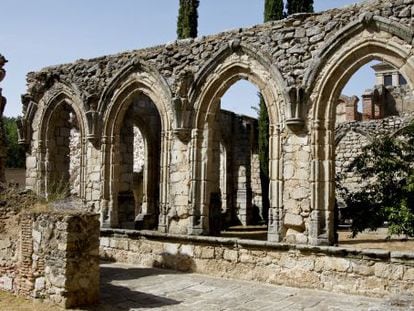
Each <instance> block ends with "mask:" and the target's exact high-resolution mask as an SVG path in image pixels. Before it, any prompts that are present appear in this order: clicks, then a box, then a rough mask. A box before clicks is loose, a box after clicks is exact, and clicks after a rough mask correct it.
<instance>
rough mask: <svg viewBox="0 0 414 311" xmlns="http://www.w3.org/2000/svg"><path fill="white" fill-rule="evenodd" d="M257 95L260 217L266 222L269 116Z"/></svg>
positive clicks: (264, 104) (263, 103)
mask: <svg viewBox="0 0 414 311" xmlns="http://www.w3.org/2000/svg"><path fill="white" fill-rule="evenodd" d="M258 95H259V99H260V102H259V111H258V114H259V116H258V131H259V138H258V145H259V162H260V183H261V187H262V217H263V220H265V221H267V219H268V211H269V207H270V200H269V115H268V112H267V108H266V103H265V101H264V98H263V95H262V94H260V93H259V94H258Z"/></svg>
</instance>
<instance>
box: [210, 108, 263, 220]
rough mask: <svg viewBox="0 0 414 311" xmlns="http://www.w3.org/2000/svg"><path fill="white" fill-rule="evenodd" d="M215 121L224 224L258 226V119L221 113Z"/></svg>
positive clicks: (259, 202) (225, 112)
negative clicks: (218, 144) (217, 136)
mask: <svg viewBox="0 0 414 311" xmlns="http://www.w3.org/2000/svg"><path fill="white" fill-rule="evenodd" d="M217 122H218V123H217V128H216V129H215V130H217V131H218V132H219V133H220V134H219V135H220V138H219V143H220V147H219V148H215V149H214V150H215V152H217V153H220V157H218V156H216V158H219V159H220V160H219V161H218V163H216V168H215V169H216V170H217V171H219V170H220V176H219V178H220V181H219V183H218V184H219V185H220V189H219V190H220V194H221V196H220V197H221V205H222V212H223V213H224V214H225V216H224V219H225V224H224V225H225V226H226V225H227V226H228V225H231V224H242V225H251V224H257V222H258V221H259V219H260V217H261V216H262V188H261V181H260V163H259V155H258V145H257V144H258V140H257V139H258V128H257V127H258V124H257V120H256V119H254V118H251V117H247V116H242V115H237V114H235V113H233V112H229V111H225V110H220V114H219V119H218V121H217ZM223 153H225V154H223ZM223 161H224V163H222V162H223ZM223 194H225V196H223ZM224 201H225V202H224Z"/></svg>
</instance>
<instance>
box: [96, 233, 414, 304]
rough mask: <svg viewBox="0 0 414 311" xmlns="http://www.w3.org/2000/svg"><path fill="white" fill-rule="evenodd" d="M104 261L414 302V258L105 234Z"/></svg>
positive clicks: (157, 235)
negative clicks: (409, 298) (402, 297)
mask: <svg viewBox="0 0 414 311" xmlns="http://www.w3.org/2000/svg"><path fill="white" fill-rule="evenodd" d="M100 252H101V258H103V259H106V260H115V261H119V262H126V263H132V264H138V265H142V266H145V267H162V268H169V269H176V270H179V271H185V272H197V273H203V274H208V275H213V276H218V277H225V278H236V279H242V280H254V281H261V282H267V283H272V284H277V285H286V286H294V287H306V288H313V289H323V290H328V291H335V292H342V293H350V294H359V295H366V296H374V297H384V298H385V297H390V296H393V295H394V294H398V295H403V296H409V297H413V299H414V294H413V293H414V253H400V252H388V251H385V250H362V251H361V250H355V249H345V248H339V247H313V246H307V245H288V244H278V243H270V242H264V241H252V240H237V239H227V238H212V237H201V236H192V237H188V236H179V235H169V234H162V233H158V232H149V231H145V232H144V231H133V230H117V229H101V247H100Z"/></svg>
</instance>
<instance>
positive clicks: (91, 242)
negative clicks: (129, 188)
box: [17, 211, 99, 308]
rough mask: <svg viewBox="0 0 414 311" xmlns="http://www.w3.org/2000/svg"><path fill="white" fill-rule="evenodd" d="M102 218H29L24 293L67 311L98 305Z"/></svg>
mask: <svg viewBox="0 0 414 311" xmlns="http://www.w3.org/2000/svg"><path fill="white" fill-rule="evenodd" d="M98 218H99V217H98V215H97V214H89V213H73V214H65V213H62V212H56V211H55V212H52V213H27V214H23V215H22V218H21V234H20V236H21V239H22V240H21V245H22V246H21V249H20V252H21V253H20V256H19V257H20V263H19V267H20V268H19V274H18V280H17V291H18V293H19V294H21V295H24V296H30V297H34V298H41V299H45V300H46V301H50V302H52V303H55V304H58V305H60V306H62V307H64V308H75V307H79V306H88V305H91V304H96V303H98V302H99V221H98Z"/></svg>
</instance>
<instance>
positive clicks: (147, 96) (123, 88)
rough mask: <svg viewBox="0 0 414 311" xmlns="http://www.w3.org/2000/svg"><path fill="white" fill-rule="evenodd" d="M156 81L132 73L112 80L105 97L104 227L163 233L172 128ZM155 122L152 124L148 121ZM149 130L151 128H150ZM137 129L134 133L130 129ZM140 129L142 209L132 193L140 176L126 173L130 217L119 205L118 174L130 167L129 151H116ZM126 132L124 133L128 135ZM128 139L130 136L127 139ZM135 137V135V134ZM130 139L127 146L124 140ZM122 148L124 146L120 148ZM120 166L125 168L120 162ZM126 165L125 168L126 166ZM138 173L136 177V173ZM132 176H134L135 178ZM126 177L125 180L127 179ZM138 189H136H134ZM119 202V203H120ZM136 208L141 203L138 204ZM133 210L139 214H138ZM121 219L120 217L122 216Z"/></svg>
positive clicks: (103, 160)
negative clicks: (124, 226)
mask: <svg viewBox="0 0 414 311" xmlns="http://www.w3.org/2000/svg"><path fill="white" fill-rule="evenodd" d="M157 83H158V84H159V82H158V80H157V78H156V77H154V75H153V74H150V73H148V72H134V73H131V67H130V66H129V67H128V68H127V70H126V71H124V72H122V73H121V74H120V77H117V79H115V82H114V85H111V86H110V88H108V90H107V92H105V93H104V94H106V96H107V98H105V97H104V96H103V98H102V99H101V103H100V109H102V112H103V113H104V118H103V119H104V121H103V138H102V146H101V150H102V151H101V152H102V156H103V159H102V163H103V164H102V180H103V182H102V215H101V217H102V219H101V221H102V223H103V225H104V226H110V227H118V226H120V225H121V223H123V222H129V223H134V222H135V225H137V226H138V227H139V228H141V229H142V228H144V229H154V228H157V227H158V229H159V230H161V231H165V229H164V228H165V217H164V216H165V213H164V211H165V210H166V205H167V204H168V200H167V195H168V150H169V147H168V144H169V141H168V134H167V133H168V129H169V127H170V123H169V117H168V112H167V108H166V107H167V103H168V98H169V96H168V94H165V92H164V93H163V92H160V90H162V89H163V88H162V87H160V86H159V87H158V88H157V87H156V86H155V85H158V84H157ZM151 120H152V121H154V122H152V121H151ZM151 125H154V126H153V127H152V126H151ZM133 127H135V130H134V129H133ZM137 129H138V130H139V132H140V133H141V135H142V137H143V142H142V144H143V146H144V150H145V151H144V159H143V161H144V166H143V171H142V172H141V173H142V180H143V181H142V194H140V195H141V196H142V200H141V203H140V205H141V207H138V206H137V193H138V192H139V191H138V192H136V191H135V190H136V189H132V187H133V184H134V177H135V179H136V178H138V175H139V172H133V171H132V170H130V171H129V172H126V173H127V174H129V177H130V178H129V180H128V181H127V182H128V183H130V186H129V188H128V187H127V188H128V189H126V191H127V192H128V191H129V192H130V196H129V198H124V199H126V200H132V201H133V202H134V204H133V205H134V206H135V208H132V210H133V211H132V212H130V214H131V213H132V214H133V215H132V218H131V217H130V216H125V215H126V213H125V210H122V211H121V206H120V204H119V200H120V194H121V193H122V192H123V191H124V190H125V189H123V188H122V187H123V186H122V184H121V178H122V176H121V175H122V169H123V168H125V167H127V166H129V167H130V168H131V169H132V167H133V164H132V162H133V161H132V162H131V161H126V158H127V157H133V155H132V153H133V151H132V150H130V152H129V154H128V153H127V152H124V153H122V151H121V149H120V147H121V146H125V148H128V145H130V144H131V143H133V141H134V140H135V138H134V133H133V132H134V131H136V130H137ZM127 132H128V133H127ZM126 134H131V135H132V136H131V135H126ZM135 136H136V135H135ZM128 138H131V139H130V141H127V140H128ZM123 148H124V147H123ZM122 161H124V163H122ZM125 161H126V162H128V164H126V163H125ZM135 173H138V174H135ZM135 175H136V176H135ZM125 176H127V175H125ZM135 186H137V185H135ZM121 200H122V198H121ZM138 205H139V204H138ZM137 209H139V213H138V214H136V212H137ZM120 216H121V217H120Z"/></svg>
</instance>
